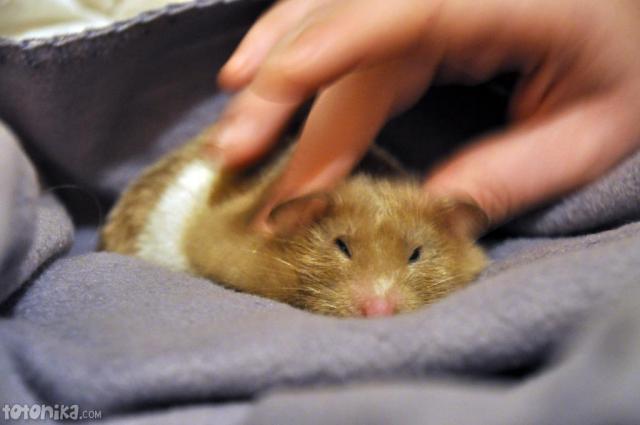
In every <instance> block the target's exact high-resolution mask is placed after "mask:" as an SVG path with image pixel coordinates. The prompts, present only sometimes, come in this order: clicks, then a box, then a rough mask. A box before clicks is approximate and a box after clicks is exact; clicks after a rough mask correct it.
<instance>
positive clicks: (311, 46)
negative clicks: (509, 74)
mask: <svg viewBox="0 0 640 425" xmlns="http://www.w3.org/2000/svg"><path fill="white" fill-rule="evenodd" d="M504 70H518V71H519V72H521V73H522V75H523V77H522V79H521V81H520V83H519V86H518V88H517V90H516V93H515V95H514V97H513V99H512V102H511V109H510V112H511V117H512V121H511V123H510V126H509V127H508V128H507V129H506V130H505V131H504V132H501V133H499V134H493V135H490V136H487V137H484V138H482V139H480V140H477V141H475V142H474V143H472V144H470V145H468V147H466V148H465V149H463V150H461V151H460V152H458V153H456V154H454V155H453V156H452V157H451V158H449V159H447V160H446V161H445V162H443V163H442V164H441V165H440V166H438V167H436V169H435V170H434V171H433V172H432V173H431V174H430V175H429V176H428V177H427V179H426V182H425V188H426V190H428V191H430V192H436V193H439V194H445V195H450V196H451V195H453V196H457V195H466V196H470V197H471V198H473V199H474V200H475V201H476V202H477V203H478V204H479V205H480V207H481V208H482V209H483V210H484V211H485V212H486V213H487V215H488V216H489V218H490V220H491V221H492V223H494V224H496V223H499V222H501V221H503V220H505V219H507V218H508V217H510V216H512V215H514V214H516V213H518V212H521V211H523V210H525V209H527V208H529V207H531V206H533V205H535V204H537V203H540V202H543V201H546V200H549V199H552V198H554V197H557V196H560V195H562V194H564V193H567V192H568V191H571V190H573V189H575V188H577V187H579V186H581V185H584V184H585V183H587V182H589V181H591V180H593V179H595V178H596V177H598V176H600V175H601V174H603V173H604V172H605V171H606V170H608V169H609V168H611V167H612V166H613V165H615V164H616V163H617V162H619V161H620V160H621V159H622V158H624V157H625V156H627V155H628V154H630V153H631V152H632V151H634V150H635V149H637V148H638V146H639V145H640V118H639V116H640V115H639V114H640V3H639V2H638V1H637V0H612V1H607V2H603V1H601V0H522V1H519V2H514V1H511V0H486V1H483V2H477V1H474V0H435V1H425V0H397V1H394V2H390V1H387V0H341V1H337V0H287V1H283V2H280V3H277V4H276V5H275V6H274V7H273V8H272V9H271V10H270V11H269V12H267V13H266V14H265V15H264V16H263V17H262V18H261V19H260V20H259V21H258V22H257V23H256V24H255V25H254V27H253V28H252V29H251V31H250V32H249V33H248V35H247V36H246V37H245V39H244V40H243V42H242V43H241V45H240V46H239V47H238V49H237V50H236V52H235V53H234V54H233V56H232V57H231V59H230V60H229V61H228V62H227V64H226V65H225V66H224V67H223V69H222V70H221V72H220V75H219V81H220V83H221V85H222V86H223V87H225V88H228V89H236V90H237V89H242V90H241V92H240V93H239V94H238V95H237V96H236V97H235V98H234V100H233V101H232V102H231V104H230V106H229V107H228V108H227V110H226V111H225V113H224V114H223V117H222V119H221V121H220V122H219V124H218V125H217V126H216V130H215V134H214V135H212V140H214V141H215V143H216V145H215V147H214V148H213V150H214V151H215V152H216V155H217V156H218V157H219V159H220V160H221V161H222V162H223V164H225V165H226V166H228V167H238V166H243V165H245V164H248V163H250V162H252V161H254V160H256V158H258V157H259V156H260V155H262V154H263V153H264V152H265V151H267V150H268V149H269V148H270V147H271V145H272V144H273V143H274V142H275V140H276V139H277V136H278V134H279V132H280V131H281V130H282V128H283V127H284V125H285V123H286V121H287V120H288V118H289V117H290V116H291V115H292V114H293V112H294V111H295V110H296V109H297V108H298V107H299V106H300V104H301V103H302V102H304V101H305V100H306V99H308V98H309V97H310V96H312V95H314V94H316V93H317V92H319V96H318V97H317V99H316V101H315V103H314V105H313V107H312V109H311V112H310V114H309V117H308V119H307V122H306V124H305V126H304V128H303V131H302V133H301V136H300V139H299V142H298V146H297V147H296V150H295V152H294V154H293V156H292V158H291V161H290V163H289V164H288V166H287V168H286V170H285V172H284V173H283V175H282V177H281V178H280V181H279V182H278V184H277V185H276V187H275V188H274V189H273V192H272V194H271V202H270V203H269V204H268V205H266V206H265V211H266V210H268V209H269V208H271V207H272V206H273V205H275V204H276V203H277V202H278V201H280V200H284V199H287V198H291V197H294V196H298V195H301V194H304V193H308V192H312V191H316V190H322V189H326V188H329V187H331V186H332V185H334V184H336V183H337V182H338V181H339V180H340V179H341V178H343V177H344V176H345V175H347V174H348V173H349V172H350V170H351V168H352V167H353V166H354V164H355V163H356V162H357V161H358V160H359V159H360V157H361V156H362V154H363V153H364V152H365V151H366V149H367V147H368V145H369V144H370V143H371V141H372V140H373V138H374V136H375V134H376V133H377V132H378V130H379V129H380V128H381V127H382V125H383V124H384V122H385V121H386V120H387V119H388V118H389V117H390V116H391V115H392V114H394V113H396V112H399V111H402V110H404V109H406V108H408V107H409V106H411V105H412V104H413V103H414V102H415V101H416V100H417V99H418V98H419V97H420V96H421V95H422V94H423V93H424V92H425V91H426V90H427V88H428V87H429V85H430V84H431V83H432V82H433V80H434V78H435V77H437V78H438V80H440V79H444V80H447V81H449V80H454V81H461V80H462V81H472V82H475V81H482V80H485V79H487V78H489V77H490V76H492V75H494V74H496V73H498V72H500V71H504ZM425 143H426V141H425Z"/></svg>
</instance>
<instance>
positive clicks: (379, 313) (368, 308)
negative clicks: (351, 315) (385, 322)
mask: <svg viewBox="0 0 640 425" xmlns="http://www.w3.org/2000/svg"><path fill="white" fill-rule="evenodd" d="M360 311H361V312H362V315H363V316H364V317H384V316H392V315H393V314H394V313H395V312H396V306H395V305H394V303H393V302H391V301H390V300H389V299H387V298H382V297H376V298H369V299H368V300H366V301H364V302H363V303H362V305H361V306H360Z"/></svg>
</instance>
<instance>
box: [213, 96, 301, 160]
mask: <svg viewBox="0 0 640 425" xmlns="http://www.w3.org/2000/svg"><path fill="white" fill-rule="evenodd" d="M297 107H298V103H295V102H290V103H286V102H272V101H269V100H268V99H264V98H262V97H260V96H257V95H256V94H255V93H254V92H252V91H251V90H247V89H245V90H243V91H242V92H240V93H239V94H238V95H236V96H235V97H234V98H233V100H232V101H231V102H230V104H229V105H228V106H227V108H226V109H225V111H224V113H223V114H222V117H221V118H220V119H219V120H218V122H217V123H216V124H215V125H214V126H213V128H212V130H211V131H210V132H209V133H208V134H206V135H205V137H206V138H207V140H206V142H205V147H204V149H205V153H206V154H208V155H209V156H210V157H211V158H212V159H213V160H215V162H216V163H218V164H220V165H221V166H223V167H225V168H230V169H233V168H242V167H244V166H247V165H249V164H250V163H251V162H253V161H254V160H256V159H257V158H259V157H260V156H262V155H263V154H265V153H266V152H267V151H269V149H270V148H271V147H272V146H273V144H274V143H275V142H276V141H277V140H278V136H279V134H280V133H281V132H282V131H283V128H284V127H285V125H286V124H287V122H288V120H289V118H290V117H291V115H293V113H294V112H295V110H296V109H297Z"/></svg>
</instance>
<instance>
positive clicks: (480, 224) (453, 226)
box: [443, 199, 489, 239]
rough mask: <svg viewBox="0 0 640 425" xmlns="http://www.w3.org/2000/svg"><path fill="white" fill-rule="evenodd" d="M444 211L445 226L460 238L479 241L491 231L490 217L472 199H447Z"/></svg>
mask: <svg viewBox="0 0 640 425" xmlns="http://www.w3.org/2000/svg"><path fill="white" fill-rule="evenodd" d="M443 209H444V211H443V218H444V221H445V225H446V226H447V227H448V228H449V230H450V231H451V232H453V233H454V234H456V235H458V236H460V237H464V238H470V239H478V238H479V237H480V236H482V235H483V234H484V233H485V232H486V231H487V230H488V229H489V217H487V214H486V213H485V212H484V211H483V210H482V209H481V208H480V207H479V206H478V204H476V203H475V202H474V201H472V200H471V199H464V200H462V199H447V200H445V201H444V208H443Z"/></svg>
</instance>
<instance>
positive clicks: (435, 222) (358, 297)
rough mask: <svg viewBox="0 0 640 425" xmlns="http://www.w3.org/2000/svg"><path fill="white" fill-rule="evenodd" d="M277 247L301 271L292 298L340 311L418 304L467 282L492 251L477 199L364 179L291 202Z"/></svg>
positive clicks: (372, 311)
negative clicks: (483, 235)
mask: <svg viewBox="0 0 640 425" xmlns="http://www.w3.org/2000/svg"><path fill="white" fill-rule="evenodd" d="M270 221H271V225H272V227H273V228H274V232H275V235H276V236H275V237H274V243H276V244H278V245H279V247H278V250H279V251H281V252H282V253H283V255H284V257H286V258H287V261H288V262H290V263H291V264H292V265H293V268H294V270H295V271H296V274H297V279H298V282H297V285H296V287H297V288H298V289H297V291H296V292H295V294H293V296H292V299H291V300H290V301H289V302H290V303H291V304H293V305H295V306H298V307H300V308H303V309H306V310H310V311H313V312H317V313H323V314H329V315H334V316H365V317H372V316H389V315H393V314H396V313H401V312H407V311H411V310H415V309H417V308H419V307H421V306H423V305H426V304H430V303H432V302H434V301H435V300H437V299H439V298H441V297H443V296H445V295H447V294H449V293H450V292H451V291H453V290H455V289H457V288H459V287H461V286H463V285H465V284H467V283H468V282H470V281H471V280H472V279H473V278H474V277H476V276H477V274H478V273H480V271H481V270H482V269H483V268H484V266H485V264H486V257H485V255H484V253H483V252H482V250H481V249H480V248H479V247H478V246H477V245H475V242H474V240H475V237H476V236H477V235H478V234H479V233H480V231H481V230H483V229H484V227H485V226H486V223H487V221H486V216H485V215H484V213H483V212H482V211H481V210H480V209H479V208H478V207H476V206H475V205H472V204H470V203H464V202H456V201H450V200H443V199H429V197H428V196H427V195H426V194H425V192H424V191H423V190H422V189H421V187H420V186H419V185H418V184H417V183H412V182H396V181H389V180H380V179H373V178H370V177H367V176H364V175H361V176H356V177H353V178H351V179H349V180H348V181H346V182H345V183H343V184H342V185H341V186H339V187H338V188H336V189H335V190H334V191H331V192H329V193H327V194H313V195H307V196H304V197H301V198H298V199H294V200H292V201H288V202H285V203H284V204H282V205H280V206H279V207H277V208H275V209H274V210H273V212H272V213H271V216H270Z"/></svg>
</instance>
